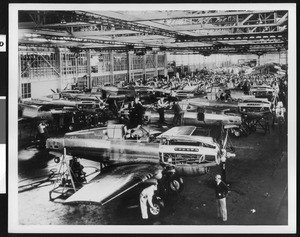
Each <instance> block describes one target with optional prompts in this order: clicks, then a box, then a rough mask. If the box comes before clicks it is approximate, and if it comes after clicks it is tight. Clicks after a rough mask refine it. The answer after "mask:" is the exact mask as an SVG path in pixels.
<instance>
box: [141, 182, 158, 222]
mask: <svg viewBox="0 0 300 237" xmlns="http://www.w3.org/2000/svg"><path fill="white" fill-rule="evenodd" d="M149 181H150V180H149ZM151 181H152V183H151V185H150V186H149V187H147V188H145V189H144V190H143V191H142V192H141V194H140V207H141V213H142V219H143V220H147V219H148V210H147V208H148V206H147V205H148V204H149V206H150V208H152V209H155V207H154V205H153V202H152V199H153V196H154V192H155V191H156V190H157V185H158V182H157V180H156V179H153V180H151Z"/></svg>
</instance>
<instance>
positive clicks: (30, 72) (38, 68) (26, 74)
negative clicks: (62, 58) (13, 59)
mask: <svg viewBox="0 0 300 237" xmlns="http://www.w3.org/2000/svg"><path fill="white" fill-rule="evenodd" d="M20 64H21V77H22V78H30V79H34V78H38V79H40V78H49V77H52V76H56V75H57V74H58V63H57V54H56V53H54V52H30V53H29V52H22V53H20Z"/></svg>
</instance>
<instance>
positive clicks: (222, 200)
mask: <svg viewBox="0 0 300 237" xmlns="http://www.w3.org/2000/svg"><path fill="white" fill-rule="evenodd" d="M215 181H216V190H215V191H216V199H217V217H218V218H221V219H222V220H223V221H227V208H226V196H227V194H228V188H227V186H226V184H225V183H224V182H223V181H222V179H221V175H219V174H217V175H216V176H215Z"/></svg>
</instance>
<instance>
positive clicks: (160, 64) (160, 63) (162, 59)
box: [157, 55, 165, 67]
mask: <svg viewBox="0 0 300 237" xmlns="http://www.w3.org/2000/svg"><path fill="white" fill-rule="evenodd" d="M164 66H165V55H157V67H164Z"/></svg>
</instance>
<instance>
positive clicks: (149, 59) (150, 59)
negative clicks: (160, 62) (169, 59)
mask: <svg viewBox="0 0 300 237" xmlns="http://www.w3.org/2000/svg"><path fill="white" fill-rule="evenodd" d="M145 67H146V68H155V55H154V54H150V55H146V63H145Z"/></svg>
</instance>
